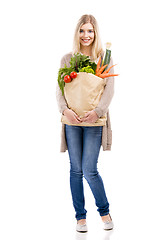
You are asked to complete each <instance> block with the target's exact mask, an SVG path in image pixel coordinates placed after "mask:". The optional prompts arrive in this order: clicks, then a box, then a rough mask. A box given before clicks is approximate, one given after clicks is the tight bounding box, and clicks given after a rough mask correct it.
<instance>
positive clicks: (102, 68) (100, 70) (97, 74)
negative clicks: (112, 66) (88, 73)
mask: <svg viewBox="0 0 160 240" xmlns="http://www.w3.org/2000/svg"><path fill="white" fill-rule="evenodd" d="M107 66H108V64H106V65H104V66H103V64H102V67H100V68H99V70H98V72H97V73H96V76H99V75H100V74H101V73H102V72H103V70H104V69H105V68H106V67H107Z"/></svg>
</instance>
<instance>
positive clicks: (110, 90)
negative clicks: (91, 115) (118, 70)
mask: <svg viewBox="0 0 160 240" xmlns="http://www.w3.org/2000/svg"><path fill="white" fill-rule="evenodd" d="M112 65H113V60H112V58H111V60H110V64H109V67H110V66H112ZM113 68H114V67H113ZM113 68H111V70H110V73H114V69H113ZM106 80H107V84H106V86H105V88H104V91H103V94H102V96H101V99H100V101H99V104H98V106H97V107H96V108H95V109H94V111H95V112H96V113H97V115H98V117H102V116H104V115H105V113H106V112H107V111H108V108H109V105H110V103H111V100H112V97H113V95H114V77H108V78H106Z"/></svg>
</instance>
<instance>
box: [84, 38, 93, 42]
mask: <svg viewBox="0 0 160 240" xmlns="http://www.w3.org/2000/svg"><path fill="white" fill-rule="evenodd" d="M90 40H91V39H90V38H88V39H83V38H82V41H84V42H88V41H90Z"/></svg>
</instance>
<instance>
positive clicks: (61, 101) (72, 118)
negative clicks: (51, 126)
mask: <svg viewBox="0 0 160 240" xmlns="http://www.w3.org/2000/svg"><path fill="white" fill-rule="evenodd" d="M66 57H68V59H66ZM66 57H65V56H64V57H63V58H62V60H61V64H60V67H61V68H63V67H64V65H65V64H66V65H67V66H69V59H70V55H67V56H66ZM56 98H57V103H58V108H59V111H60V113H62V114H63V115H65V116H66V117H67V118H68V120H69V122H71V123H74V124H75V123H80V122H81V119H80V118H79V117H78V115H77V114H76V113H75V112H73V111H72V110H71V109H69V108H68V105H67V102H66V99H65V97H64V96H63V95H62V92H61V90H60V88H59V85H58V82H57V86H56Z"/></svg>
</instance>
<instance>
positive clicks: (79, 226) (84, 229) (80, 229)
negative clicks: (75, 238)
mask: <svg viewBox="0 0 160 240" xmlns="http://www.w3.org/2000/svg"><path fill="white" fill-rule="evenodd" d="M76 231H77V232H82V233H85V232H88V228H87V224H83V225H82V224H78V223H77V226H76Z"/></svg>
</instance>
